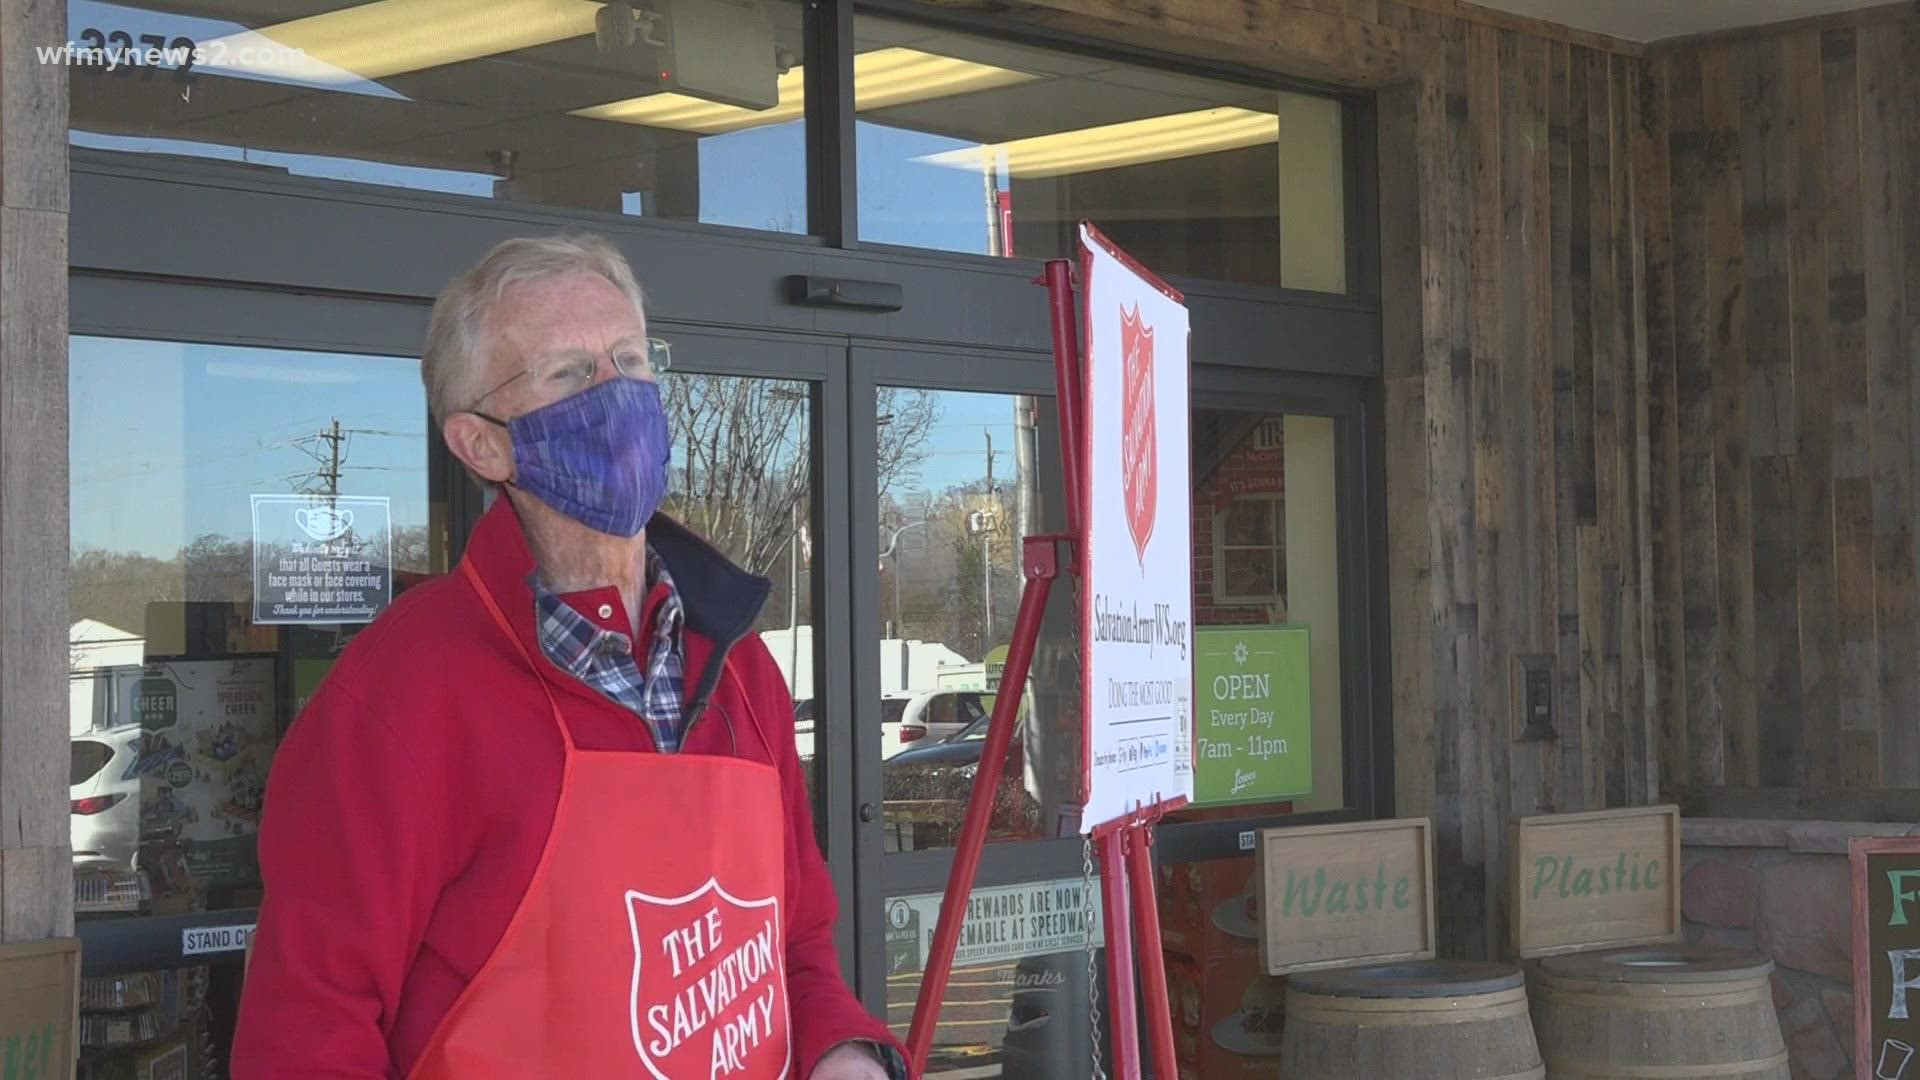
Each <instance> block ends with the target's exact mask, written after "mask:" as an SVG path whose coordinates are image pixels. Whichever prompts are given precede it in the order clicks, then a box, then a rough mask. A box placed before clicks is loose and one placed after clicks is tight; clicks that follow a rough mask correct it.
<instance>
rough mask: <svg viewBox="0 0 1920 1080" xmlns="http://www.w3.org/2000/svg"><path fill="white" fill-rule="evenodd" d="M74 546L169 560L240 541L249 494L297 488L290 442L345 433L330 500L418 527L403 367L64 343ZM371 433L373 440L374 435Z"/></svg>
mask: <svg viewBox="0 0 1920 1080" xmlns="http://www.w3.org/2000/svg"><path fill="white" fill-rule="evenodd" d="M69 393H70V398H71V403H70V406H69V415H70V416H71V419H72V426H71V433H70V436H69V439H70V447H71V452H72V481H71V483H72V492H73V502H72V508H71V522H72V527H73V547H74V548H75V549H81V548H88V547H100V548H107V549H110V550H116V551H137V552H141V553H144V554H148V555H154V556H158V557H167V556H171V555H173V554H174V553H175V552H177V551H178V550H179V549H180V547H181V546H182V545H184V544H186V543H188V542H190V541H192V540H193V539H194V538H195V537H197V536H200V535H202V534H204V533H220V534H224V535H227V536H232V537H248V536H250V535H251V532H252V517H251V507H250V500H249V496H250V495H254V494H287V493H292V492H293V491H295V490H296V482H295V480H289V479H288V477H289V476H290V475H294V474H300V475H305V474H308V473H311V472H312V470H313V469H314V467H315V462H314V460H313V459H312V458H311V457H309V456H308V455H307V454H305V453H303V452H302V451H301V449H300V448H299V447H298V446H297V445H295V444H294V440H296V439H299V438H301V437H302V436H308V435H312V434H313V433H315V432H318V431H321V430H323V429H326V428H328V427H329V426H330V425H331V423H332V421H333V420H334V419H335V418H336V417H337V418H338V419H339V420H340V423H341V426H342V427H344V428H348V429H355V433H354V434H353V435H352V437H351V438H352V441H351V443H350V444H349V448H348V453H347V457H346V461H345V467H344V469H343V470H342V471H343V477H342V482H341V485H340V493H341V494H343V495H384V496H387V497H389V498H391V499H392V500H393V502H392V512H393V525H394V528H396V529H402V528H407V527H409V526H419V525H424V524H426V520H427V473H426V457H427V449H426V398H425V393H424V391H423V390H422V389H421V386H420V376H419V366H418V365H417V364H416V363H415V362H414V361H412V360H405V359H390V358H386V357H363V356H345V355H339V354H334V353H310V352H309V353H293V354H289V353H287V352H283V351H278V350H269V349H252V348H242V347H228V346H211V345H181V344H172V343H161V342H147V341H132V340H122V339H114V338H91V337H75V338H74V339H73V345H72V363H71V368H70V374H69ZM376 432H377V433H380V434H376Z"/></svg>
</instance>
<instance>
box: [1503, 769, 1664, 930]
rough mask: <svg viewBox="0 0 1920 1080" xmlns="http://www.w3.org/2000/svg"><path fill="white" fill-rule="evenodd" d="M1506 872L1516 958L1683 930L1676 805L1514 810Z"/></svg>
mask: <svg viewBox="0 0 1920 1080" xmlns="http://www.w3.org/2000/svg"><path fill="white" fill-rule="evenodd" d="M1512 877H1513V948H1514V952H1516V953H1518V954H1519V955H1520V956H1522V957H1535V956H1557V955H1560V954H1562V953H1573V952H1586V951H1588V950H1591V949H1608V948H1624V947H1626V946H1629V945H1650V944H1654V943H1656V942H1666V941H1679V940H1681V939H1682V937H1683V931H1682V929H1681V925H1680V810H1679V808H1678V807H1674V806H1643V807H1634V808H1631V809H1627V810H1600V811H1595V812H1592V813H1585V814H1548V815H1545V816H1542V817H1526V818H1518V819H1516V820H1515V821H1514V823H1513V872H1512Z"/></svg>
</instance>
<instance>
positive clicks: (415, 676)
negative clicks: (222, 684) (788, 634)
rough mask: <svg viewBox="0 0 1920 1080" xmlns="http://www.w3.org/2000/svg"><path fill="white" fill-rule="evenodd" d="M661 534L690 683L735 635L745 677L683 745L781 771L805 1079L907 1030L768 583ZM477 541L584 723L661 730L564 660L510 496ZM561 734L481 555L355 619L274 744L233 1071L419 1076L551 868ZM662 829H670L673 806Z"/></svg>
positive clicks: (798, 1077) (627, 740) (629, 743)
mask: <svg viewBox="0 0 1920 1080" xmlns="http://www.w3.org/2000/svg"><path fill="white" fill-rule="evenodd" d="M648 538H649V541H650V542H651V543H652V544H653V545H654V547H655V549H656V550H658V551H660V553H661V555H662V557H663V558H665V559H666V560H667V565H668V569H669V571H670V572H671V573H672V574H673V576H674V580H675V583H676V584H677V585H678V586H679V588H680V590H681V594H682V598H683V600H684V601H685V603H686V606H687V634H686V660H687V665H686V688H687V690H686V692H687V696H688V699H689V701H692V700H693V699H694V698H695V697H696V695H697V692H698V689H699V688H700V687H702V686H703V685H704V684H706V683H707V680H706V675H707V672H708V668H709V666H710V665H711V664H712V662H713V660H714V657H715V655H716V652H717V651H718V650H719V649H720V648H721V647H722V646H724V644H725V643H726V642H728V641H730V640H732V639H734V638H737V639H738V640H737V643H734V644H732V646H731V651H730V653H728V654H727V656H728V661H727V662H728V663H729V664H731V665H732V666H733V667H734V669H735V671H736V673H737V674H738V675H739V676H740V679H739V682H738V683H737V684H736V683H735V681H734V680H731V679H722V680H718V683H717V686H715V687H714V688H713V690H712V700H711V704H710V705H709V706H708V707H707V709H706V710H705V712H704V713H701V714H699V715H697V716H695V717H693V718H692V719H691V720H690V726H689V728H688V731H687V734H686V738H685V742H684V746H683V748H682V750H681V752H682V753H691V754H731V755H735V756H738V757H743V758H748V759H751V760H755V761H761V762H766V763H769V764H772V765H774V766H775V767H776V768H778V769H779V771H780V776H781V784H782V787H783V788H784V790H785V795H786V805H787V810H788V815H787V821H786V828H785V832H786V840H787V842H786V882H787V887H786V904H785V907H786V910H787V911H788V912H790V916H789V921H788V924H787V988H788V995H789V1001H790V1003H791V1009H792V1037H793V1040H794V1046H793V1052H794V1064H795V1066H796V1068H795V1070H794V1072H793V1074H792V1075H793V1077H794V1078H795V1080H806V1077H808V1076H809V1075H810V1074H811V1073H812V1071H813V1068H814V1065H815V1064H816V1063H817V1062H818V1060H819V1058H820V1057H821V1055H823V1054H824V1053H826V1051H827V1050H829V1049H831V1048H832V1047H833V1046H835V1045H836V1044H838V1043H841V1042H845V1041H847V1040H850V1039H866V1040H873V1041H875V1042H881V1043H886V1044H888V1045H891V1046H894V1047H896V1048H897V1047H898V1045H899V1044H898V1043H897V1041H895V1040H894V1039H893V1037H892V1036H891V1035H890V1034H889V1033H888V1031H887V1029H886V1026H885V1025H884V1024H882V1023H881V1022H879V1021H878V1020H876V1019H874V1018H873V1017H872V1016H871V1015H869V1014H868V1013H867V1012H866V1011H865V1010H864V1009H862V1008H861V1006H860V1004H859V1002H858V1001H857V1000H856V999H855V998H854V997H853V995H852V993H851V992H850V991H849V990H848V989H847V985H846V983H845V981H844V980H843V979H842V978H841V975H840V968H839V960H838V956H837V953H836V950H835V948H834V941H833V931H834V922H835V919H836V916H837V906H838V905H837V902H836V900H835V896H834V892H833V883H832V881H831V879H830V878H829V876H828V873H827V868H826V865H825V862H824V861H823V860H822V858H821V856H820V849H819V846H818V844H817V843H816V841H815V839H814V831H813V819H812V814H811V812H810V810H809V807H808V804H807V789H806V786H805V784H804V782H803V781H802V778H801V772H800V761H799V757H798V755H797V754H796V752H795V749H794V739H793V705H792V701H791V699H790V698H789V697H788V694H787V690H786V683H785V680H784V679H783V677H782V676H781V674H780V670H779V668H778V667H777V666H775V664H774V662H773V657H772V656H771V655H770V654H769V653H768V652H767V649H766V646H765V645H763V644H762V643H761V641H760V639H759V637H758V635H756V634H754V633H752V631H751V627H752V624H753V621H754V618H755V616H756V615H757V612H758V608H759V604H760V602H761V601H762V600H763V599H764V597H765V595H766V583H765V582H764V581H763V580H761V579H758V578H753V577H751V576H749V575H747V574H745V573H744V572H743V571H740V570H738V569H737V568H735V567H733V566H732V565H731V564H729V563H726V562H725V560H724V559H722V558H721V556H719V555H718V553H716V552H714V551H713V550H712V549H711V548H709V547H707V546H706V545H705V544H704V543H702V542H700V541H698V540H696V539H694V538H692V537H691V536H690V535H689V534H687V533H686V532H685V531H684V530H681V529H680V528H679V527H678V526H675V525H673V524H672V523H671V522H666V521H664V519H658V518H657V519H656V520H655V523H654V524H653V525H651V526H650V527H649V534H648ZM466 557H467V558H468V559H469V560H473V561H474V563H475V568H476V569H478V570H479V571H480V572H481V576H482V577H483V578H484V579H485V580H486V581H487V583H488V584H489V586H490V587H491V588H492V589H493V591H494V594H495V595H496V596H497V597H498V598H499V599H500V603H501V608H502V610H503V611H505V612H506V613H507V615H508V618H509V619H510V620H511V621H512V622H513V623H514V624H515V627H514V629H515V631H516V632H517V633H518V634H519V635H520V637H521V639H522V641H523V642H524V643H525V644H526V647H527V649H528V651H529V652H530V653H531V654H532V655H534V656H536V657H539V658H540V659H539V663H540V664H541V665H542V670H543V671H544V673H545V676H546V678H547V680H548V681H549V682H550V684H551V685H553V686H554V687H555V690H556V694H555V696H556V697H557V698H558V700H559V701H560V707H561V710H562V712H563V713H564V714H565V718H566V721H567V724H568V728H569V730H570V731H571V733H572V735H573V738H574V741H575V743H576V744H577V745H578V746H580V747H581V748H582V749H587V750H626V751H632V752H634V753H652V752H654V746H653V741H652V738H651V736H650V735H649V734H648V731H647V727H646V725H645V724H644V723H643V722H641V720H640V719H639V718H638V717H636V716H634V715H633V714H632V713H630V712H628V711H627V710H625V709H623V708H621V707H620V706H619V705H617V704H615V703H613V702H611V701H609V700H607V699H606V698H604V697H602V696H601V695H600V694H598V693H596V692H595V691H594V690H592V689H591V688H589V687H587V686H586V685H584V684H582V683H580V682H579V681H578V680H575V679H573V678H571V677H569V676H567V675H566V674H565V673H563V672H561V671H560V670H559V669H557V668H554V667H553V666H552V665H550V664H548V663H547V661H546V659H545V655H544V654H543V653H542V651H541V649H540V646H539V642H538V639H537V636H536V632H535V629H534V617H533V613H534V602H533V594H532V590H531V589H530V588H529V586H528V584H527V578H528V575H529V574H531V573H532V571H533V569H534V563H533V558H532V555H531V553H530V552H529V550H528V548H527V545H526V541H525V539H524V537H523V536H522V534H521V531H520V526H519V521H518V519H517V518H516V517H515V516H514V514H513V511H512V509H511V507H510V505H509V504H508V502H507V500H505V499H501V500H499V502H498V503H497V504H496V505H495V506H494V508H493V509H492V510H490V511H489V512H488V513H487V515H486V516H485V518H484V519H483V520H482V522H481V524H480V527H479V528H478V529H477V530H476V532H475V535H474V537H473V540H472V542H471V544H470V545H469V548H468V552H467V556H466ZM703 629H704V630H705V632H701V631H702V630H703ZM742 689H744V693H742ZM562 756H563V748H562V745H561V742H560V738H559V735H558V733H557V732H556V731H555V730H554V728H553V723H552V713H551V711H550V709H549V708H548V705H547V699H546V697H545V696H544V695H543V693H542V692H541V688H540V684H539V681H538V679H537V678H536V676H535V675H534V673H533V672H532V671H531V670H529V669H528V667H527V665H526V661H525V659H524V658H523V657H522V655H521V654H520V653H519V651H518V650H517V649H515V648H514V645H513V643H512V642H511V641H509V640H508V639H507V638H506V636H505V635H503V634H501V633H500V632H499V629H498V627H497V625H496V624H495V623H494V621H493V620H492V618H491V617H489V615H488V614H487V612H486V610H485V609H484V608H483V606H482V603H481V600H480V598H479V595H478V594H477V593H476V592H475V591H474V589H473V587H472V586H471V585H470V584H469V583H468V582H467V580H466V577H465V575H464V574H460V573H455V574H450V575H447V576H445V577H442V578H439V579H436V580H434V581H431V582H429V583H427V584H425V585H422V586H419V587H417V588H415V589H411V590H409V591H408V592H407V593H405V594H404V595H402V596H401V597H399V598H398V599H397V600H396V601H395V603H394V605H393V606H392V608H390V609H389V610H388V611H387V612H386V613H385V614H383V615H381V616H380V618H379V619H377V620H375V622H374V623H373V624H372V625H371V626H369V627H368V628H367V629H366V630H365V631H363V632H362V633H361V634H360V635H358V636H357V637H356V638H355V639H354V640H353V642H352V644H351V645H349V646H348V648H347V650H346V652H345V653H344V654H343V655H342V656H341V658H340V661H339V663H338V664H337V665H336V666H335V668H334V670H333V672H332V673H331V674H330V675H329V676H328V678H327V680H326V682H325V683H324V684H323V685H322V686H321V688H320V689H319V691H318V692H317V693H316V694H315V695H314V697H313V700H312V701H311V702H310V703H309V705H308V706H307V709H306V710H305V711H304V712H303V713H301V715H300V717H299V719H298V720H297V721H296V722H295V723H294V724H293V727H292V729H291V730H290V732H289V733H288V737H287V739H286V741H285V743H284V744H283V745H282V747H281V749H280V752H279V754H278V756H277V757H276V760H275V762H274V765H273V773H272V777H271V780H270V783H269V785H268V788H267V795H266V808H265V812H264V817H263V819H262V826H261V832H260V861H261V866H262V869H263V872H264V874H265V878H266V899H265V903H264V905H263V906H262V907H261V910H260V923H259V930H258V933H257V935H256V936H255V938H254V956H253V962H252V967H251V969H250V971H249V973H248V977H247V981H246V992H245V995H244V998H243V1000H242V1003H241V1008H240V1023H239V1029H238V1033H237V1036H236V1039H235V1043H234V1049H233V1056H232V1061H231V1070H232V1073H233V1076H234V1078H235V1080H260V1078H270V1077H301V1078H307V1077H339V1078H348V1077H352V1078H356V1080H365V1078H372V1077H402V1076H405V1075H406V1073H407V1071H408V1070H409V1069H410V1068H411V1067H412V1065H413V1063H414V1061H415V1060H416V1059H418V1057H419V1056H420V1054H421V1052H422V1050H423V1049H424V1048H425V1045H426V1043H427V1040H428V1039H429V1038H430V1037H431V1035H432V1034H433V1031H434V1029H435V1027H436V1025H437V1024H438V1023H439V1021H440V1019H441V1017H442V1016H444V1015H445V1014H446V1012H447V1011H448V1009H449V1008H451V1007H452V1005H453V1002H454V1000H455V998H457V997H458V996H459V994H460V992H461V991H462V990H463V989H464V988H465V987H466V985H467V983H468V981H469V980H470V979H471V978H472V976H473V974H474V972H476V971H477V970H478V969H479V968H480V966H481V964H482V963H484V962H485V960H486V959H487V957H488V956H489V955H490V954H491V953H492V951H493V949H494V946H495V944H496V943H497V942H498V941H499V939H500V936H501V935H502V934H503V933H504V932H505V929H506V926H507V922H508V920H509V919H510V918H511V917H512V915H513V912H514V909H515V908H516V906H517V905H518V904H519V902H520V898H521V896H522V895H523V894H524V892H525V891H526V887H527V885H528V883H529V882H530V881H531V880H532V877H533V871H534V867H535V865H536V863H537V862H538V861H539V858H540V853H541V849H542V847H543V846H544V844H545V842H546V838H547V831H548V827H549V825H550V823H551V821H552V817H553V811H554V807H555V805H556V803H557V801H558V798H559V788H560V778H561V764H562ZM687 812H688V813H708V814H724V813H726V812H727V808H726V807H722V806H713V807H688V808H687ZM659 827H660V829H661V831H662V832H663V833H669V834H670V833H671V831H672V829H673V822H671V821H662V822H660V823H659Z"/></svg>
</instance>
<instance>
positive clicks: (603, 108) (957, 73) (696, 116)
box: [573, 46, 1038, 135]
mask: <svg viewBox="0 0 1920 1080" xmlns="http://www.w3.org/2000/svg"><path fill="white" fill-rule="evenodd" d="M805 78H806V76H805V71H804V68H802V67H800V66H797V65H796V66H795V67H793V68H791V69H789V70H788V71H787V72H786V73H785V74H783V75H781V76H780V80H779V90H780V104H778V105H775V106H774V107H773V108H771V109H743V108H740V107H739V106H736V105H722V104H719V103H717V102H712V101H706V100H703V99H701V98H696V97H692V96H690V95H687V94H678V93H672V92H667V93H659V94H648V95H646V96H644V97H636V98H628V99H626V100H624V101H613V102H608V103H607V104H605V105H595V106H592V107H590V108H585V109H576V110H574V113H573V115H575V116H584V117H587V118H589V119H593V120H613V121H618V122H619V123H623V124H640V125H643V126H645V127H659V128H672V129H674V130H676V131H691V132H695V133H697V134H701V135H717V134H720V133H722V132H727V131H739V130H742V129H744V128H752V127H766V126H768V125H771V124H781V123H786V122H787V121H789V120H798V119H800V117H801V115H802V114H803V113H804V112H805V111H806V87H805ZM1035 78H1038V76H1036V75H1030V74H1028V73H1026V72H1024V71H1014V70H1012V69H1010V68H1003V67H994V66H993V65H991V64H977V63H974V62H973V61H971V60H959V59H956V58H954V57H951V56H940V55H938V54H936V53H930V52H922V51H921V50H919V49H908V48H904V47H899V46H895V47H891V48H885V49H874V50H872V51H871V52H863V53H860V54H859V55H857V56H855V57H854V58H853V99H854V107H855V108H856V109H884V108H886V107H887V106H889V105H906V104H909V103H912V102H916V101H928V100H932V99H934V98H942V97H951V96H953V95H955V94H966V93H971V92H973V91H976V90H991V89H993V88H995V87H1000V86H1012V85H1014V84H1016V83H1023V82H1027V81H1029V80H1032V79H1035Z"/></svg>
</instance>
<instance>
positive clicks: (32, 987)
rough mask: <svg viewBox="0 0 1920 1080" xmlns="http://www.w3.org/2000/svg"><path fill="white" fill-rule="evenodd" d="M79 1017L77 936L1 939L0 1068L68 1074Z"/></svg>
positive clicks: (30, 1073) (9, 1072) (37, 1073)
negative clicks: (16, 940)
mask: <svg viewBox="0 0 1920 1080" xmlns="http://www.w3.org/2000/svg"><path fill="white" fill-rule="evenodd" d="M79 1021H80V941H79V939H77V938H54V939H51V940H48V941H28V942H21V943H17V944H12V945H0V1071H4V1072H5V1073H6V1075H7V1076H44V1077H49V1078H51V1077H55V1076H71V1075H73V1063H74V1059H75V1057H76V1056H77V1053H78V1048H77V1047H76V1046H75V1045H74V1038H75V1029H76V1028H77V1027H78V1026H79Z"/></svg>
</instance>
